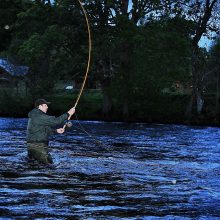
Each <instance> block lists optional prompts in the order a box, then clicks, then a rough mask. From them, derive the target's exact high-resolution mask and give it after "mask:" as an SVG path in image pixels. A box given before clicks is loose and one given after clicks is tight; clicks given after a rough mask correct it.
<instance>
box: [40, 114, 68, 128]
mask: <svg viewBox="0 0 220 220" xmlns="http://www.w3.org/2000/svg"><path fill="white" fill-rule="evenodd" d="M68 117H69V114H68V113H65V114H63V115H61V116H59V117H55V116H49V115H46V114H41V115H40V117H38V120H37V123H38V124H39V125H43V126H49V127H55V126H58V125H60V124H63V123H64V121H65V120H66V119H67V118H68Z"/></svg>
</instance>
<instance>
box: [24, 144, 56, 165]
mask: <svg viewBox="0 0 220 220" xmlns="http://www.w3.org/2000/svg"><path fill="white" fill-rule="evenodd" d="M27 148H28V157H29V159H35V160H37V161H38V162H40V163H43V164H52V163H53V160H52V157H51V156H50V154H49V151H48V145H47V144H46V143H27Z"/></svg>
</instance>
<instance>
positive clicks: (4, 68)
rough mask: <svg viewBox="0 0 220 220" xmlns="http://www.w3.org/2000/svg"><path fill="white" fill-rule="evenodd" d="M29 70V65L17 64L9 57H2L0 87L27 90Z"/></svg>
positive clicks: (18, 90) (0, 62) (0, 61)
mask: <svg viewBox="0 0 220 220" xmlns="http://www.w3.org/2000/svg"><path fill="white" fill-rule="evenodd" d="M28 71H29V67H27V66H16V65H14V64H12V63H11V62H10V61H8V60H7V59H3V58H0V88H1V89H16V91H17V92H21V91H22V92H23V91H24V90H26V76H27V75H28Z"/></svg>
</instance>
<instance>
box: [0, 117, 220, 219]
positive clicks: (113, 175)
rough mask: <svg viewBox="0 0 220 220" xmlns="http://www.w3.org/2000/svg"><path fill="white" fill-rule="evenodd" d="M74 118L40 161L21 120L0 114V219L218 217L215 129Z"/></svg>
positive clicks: (219, 146)
mask: <svg viewBox="0 0 220 220" xmlns="http://www.w3.org/2000/svg"><path fill="white" fill-rule="evenodd" d="M73 125H74V126H73V127H72V128H71V130H69V131H68V132H66V133H65V134H63V135H56V136H54V137H52V140H51V142H50V148H51V155H52V157H53V160H54V165H52V166H43V165H38V164H34V163H28V161H27V158H26V145H25V134H26V126H27V119H12V118H0V185H1V188H0V213H1V214H0V219H193V218H196V219H220V191H219V189H220V129H219V128H215V127H190V126H182V125H160V124H154V125H148V124H140V123H139V124H127V123H105V122H90V121H85V122H80V123H78V122H77V121H73ZM83 129H84V130H85V131H87V132H88V133H89V135H88V134H87V133H85V131H84V130H83Z"/></svg>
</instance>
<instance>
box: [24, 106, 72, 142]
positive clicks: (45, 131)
mask: <svg viewBox="0 0 220 220" xmlns="http://www.w3.org/2000/svg"><path fill="white" fill-rule="evenodd" d="M28 117H29V120H28V126H27V142H29V143H48V141H49V135H50V134H53V133H55V127H56V126H59V125H60V126H61V127H62V125H63V124H64V122H65V120H66V119H68V117H69V114H68V113H65V114H63V115H61V116H59V117H55V116H49V115H47V114H45V113H44V112H42V111H41V110H39V109H37V108H35V109H33V110H32V111H30V112H29V114H28Z"/></svg>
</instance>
